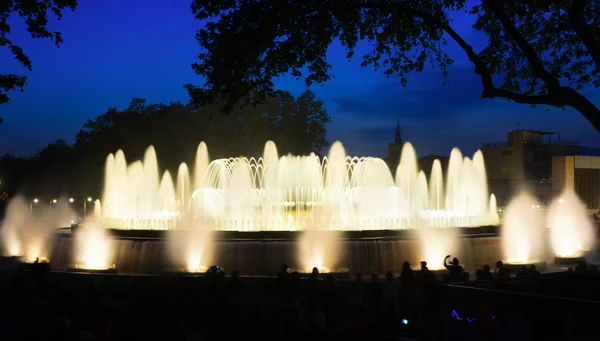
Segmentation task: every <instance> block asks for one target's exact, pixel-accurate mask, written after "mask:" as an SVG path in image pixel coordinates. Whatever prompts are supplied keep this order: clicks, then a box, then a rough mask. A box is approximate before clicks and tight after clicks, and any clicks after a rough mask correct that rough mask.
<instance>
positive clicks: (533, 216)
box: [502, 193, 546, 263]
mask: <svg viewBox="0 0 600 341" xmlns="http://www.w3.org/2000/svg"><path fill="white" fill-rule="evenodd" d="M539 207H540V204H539V202H537V200H536V199H535V198H533V197H532V196H530V195H528V194H525V193H522V194H520V195H518V196H517V197H515V198H514V199H512V200H511V202H510V204H509V205H508V207H507V208H506V213H505V216H504V224H503V226H502V245H503V250H504V257H505V259H506V260H507V261H508V262H510V263H528V262H531V261H535V260H540V259H542V257H543V247H544V244H545V240H546V236H545V231H544V214H543V212H542V211H541V210H540V209H539Z"/></svg>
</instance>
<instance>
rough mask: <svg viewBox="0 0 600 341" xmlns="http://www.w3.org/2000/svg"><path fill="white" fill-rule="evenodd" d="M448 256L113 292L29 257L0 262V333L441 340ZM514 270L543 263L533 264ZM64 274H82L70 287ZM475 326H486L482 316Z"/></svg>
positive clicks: (490, 276) (464, 277)
mask: <svg viewBox="0 0 600 341" xmlns="http://www.w3.org/2000/svg"><path fill="white" fill-rule="evenodd" d="M444 261H445V263H444V264H445V266H446V270H445V273H440V272H439V271H432V270H430V269H429V268H428V267H427V263H426V262H421V263H420V267H419V268H418V269H417V268H415V269H413V268H412V267H411V264H410V263H408V262H405V263H404V264H403V267H402V270H401V272H400V274H399V275H398V276H395V275H394V274H393V273H392V272H390V271H388V272H387V273H385V275H384V277H383V278H382V277H380V276H379V275H377V274H371V276H370V279H369V280H367V279H365V278H364V277H363V275H362V274H359V273H358V274H355V275H354V278H353V279H351V278H347V276H346V277H345V278H340V276H341V275H340V274H334V273H324V274H321V273H319V270H318V269H317V268H314V269H313V271H312V272H311V273H310V274H309V275H308V276H307V277H305V276H304V275H303V274H301V273H298V272H295V271H292V270H290V269H289V268H288V266H287V265H285V264H282V265H281V267H280V269H279V270H278V272H277V274H276V276H275V277H274V278H263V279H261V280H257V279H256V278H253V277H242V276H241V275H240V272H239V271H232V272H231V273H229V275H228V274H226V272H225V271H224V270H223V269H221V268H219V267H217V266H213V267H211V268H210V269H209V270H208V271H207V272H206V274H204V276H202V277H197V278H196V279H197V280H199V281H197V282H193V283H188V282H186V279H185V278H184V277H177V276H175V277H172V278H167V279H168V281H166V280H165V281H166V282H164V283H162V284H156V283H154V284H152V283H150V284H148V287H145V288H135V290H133V291H129V292H126V293H122V294H114V293H113V294H110V295H109V294H106V293H105V289H107V290H106V291H111V290H112V289H114V288H111V287H110V285H107V284H106V283H110V282H103V281H104V280H105V279H106V278H108V277H102V276H98V275H82V274H68V275H67V274H65V275H64V276H63V277H64V278H63V279H62V280H57V279H55V280H52V279H51V278H52V277H53V276H51V274H52V273H50V271H49V270H50V268H49V266H48V265H47V264H41V263H40V264H37V263H34V264H32V265H31V266H30V267H29V268H27V269H24V268H23V267H19V268H18V269H8V270H7V269H4V270H2V271H1V272H0V275H1V277H0V282H2V283H3V286H2V288H3V297H4V298H5V299H8V300H5V302H6V304H5V305H4V309H3V310H2V312H3V314H2V320H1V321H2V324H3V326H1V328H0V333H1V334H2V335H0V339H3V340H26V339H31V340H107V341H108V340H131V339H144V340H223V339H225V340H227V339H231V340H234V339H241V338H252V337H259V338H260V339H261V340H392V339H398V340H400V339H402V338H403V339H404V340H438V339H441V337H442V335H444V333H446V332H447V331H448V321H447V320H448V316H447V315H448V314H447V309H446V308H445V307H444V302H442V299H441V297H440V296H441V295H442V292H443V290H442V289H441V288H442V287H444V285H443V283H444V282H447V283H453V282H463V281H468V280H469V274H468V273H467V272H465V271H464V269H463V268H462V266H461V265H460V262H459V260H458V259H457V258H453V259H452V260H450V256H447V257H446V258H445V260H444ZM570 271H572V272H576V273H598V268H597V267H596V266H588V265H587V264H585V263H580V264H578V265H577V266H576V267H575V268H574V269H571V270H570ZM52 275H53V274H52ZM515 275H516V277H519V278H523V277H533V276H539V275H540V273H539V272H538V271H537V270H536V268H535V266H531V267H523V268H521V269H520V270H519V271H518V272H517V273H516V274H515ZM68 276H71V277H68ZM124 277H126V276H124ZM159 277H160V276H159ZM165 277H166V276H165ZM475 277H476V278H475V280H476V281H486V280H487V281H496V280H505V279H507V278H509V277H511V273H510V271H509V270H508V269H506V268H505V267H504V266H503V264H502V262H500V261H499V262H497V264H496V269H495V271H494V272H492V271H491V268H490V266H489V265H484V266H483V267H482V269H479V270H477V272H476V276H475ZM65 279H66V280H67V282H65ZM188 279H189V278H188ZM68 281H79V282H80V283H82V284H81V285H77V287H78V288H79V290H77V292H73V291H70V290H71V289H70V287H69V285H68ZM65 283H67V284H65ZM102 283H104V284H102ZM141 283H144V281H142V282H141ZM186 283H187V284H186ZM111 285H112V284H111ZM115 285H118V284H115ZM479 327H480V328H482V331H485V330H487V332H488V333H490V332H491V330H492V329H491V328H492V326H491V324H489V323H488V324H486V323H485V321H483V320H482V322H480V325H479Z"/></svg>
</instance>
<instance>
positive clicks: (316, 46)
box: [186, 0, 600, 131]
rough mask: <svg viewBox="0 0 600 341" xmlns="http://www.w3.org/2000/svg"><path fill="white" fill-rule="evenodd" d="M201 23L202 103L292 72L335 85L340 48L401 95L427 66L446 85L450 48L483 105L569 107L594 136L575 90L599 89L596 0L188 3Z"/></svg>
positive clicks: (241, 94)
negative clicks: (470, 23)
mask: <svg viewBox="0 0 600 341" xmlns="http://www.w3.org/2000/svg"><path fill="white" fill-rule="evenodd" d="M191 8H192V12H193V13H194V15H195V16H196V18H197V19H199V20H203V21H205V22H206V24H205V25H204V27H203V28H201V29H200V30H199V31H198V32H197V35H196V37H197V40H198V42H199V43H200V45H201V47H202V49H203V52H202V53H201V54H200V55H199V62H198V63H195V64H194V65H193V69H194V70H195V72H196V73H197V74H199V75H201V76H203V78H204V79H205V84H204V86H203V87H201V88H197V87H194V86H193V85H189V84H188V85H186V88H187V89H188V90H189V91H190V94H191V95H192V97H193V98H195V100H196V101H198V102H199V103H207V102H208V103H210V102H211V101H212V100H213V99H214V98H221V99H226V102H225V105H223V109H226V110H231V108H232V104H234V103H237V102H238V101H239V100H240V99H245V98H246V95H247V94H248V93H250V92H252V93H253V98H259V99H261V98H265V97H267V96H269V95H270V94H272V92H273V78H274V77H276V76H280V75H282V74H287V73H290V74H291V75H292V76H294V77H297V78H304V79H305V80H306V83H307V84H308V85H310V84H312V83H323V82H326V81H328V80H329V79H331V77H332V75H331V72H330V69H331V65H329V63H328V62H327V59H326V53H327V48H328V47H329V45H330V44H331V43H332V42H333V41H334V40H339V41H340V42H341V44H342V45H343V46H344V47H345V48H346V49H347V56H348V58H349V59H350V58H352V56H353V55H354V50H355V48H356V45H357V43H358V42H359V41H364V40H366V41H368V42H369V43H370V46H372V49H371V50H370V51H369V52H367V53H366V54H365V55H364V56H362V66H363V67H364V66H373V67H374V68H375V69H383V71H384V73H385V74H386V75H388V76H396V77H398V78H399V79H400V83H401V84H402V85H403V86H406V84H407V78H406V76H407V74H408V73H409V72H412V71H422V70H423V68H424V67H425V64H426V63H432V64H434V65H436V66H437V67H439V68H440V69H441V70H442V71H443V74H444V85H445V84H446V82H447V80H446V76H447V74H448V70H449V67H450V65H451V64H452V63H453V60H452V59H451V58H450V57H449V56H448V54H447V53H446V52H445V48H446V46H447V44H446V43H447V40H448V39H450V40H453V41H454V42H455V43H456V44H457V45H458V46H460V48H461V49H462V50H463V51H464V53H465V54H466V56H467V58H468V60H469V61H470V62H471V63H472V64H473V66H474V72H475V73H476V74H477V75H479V76H480V78H481V84H482V88H483V91H482V93H481V97H482V98H504V99H507V100H511V101H514V102H517V103H524V104H530V105H539V104H543V105H550V106H556V107H566V106H569V107H572V108H574V109H575V110H577V111H578V112H579V113H581V114H582V115H583V116H584V117H585V118H586V119H587V120H588V121H589V122H590V123H591V124H592V125H593V126H594V127H595V128H596V129H597V130H599V131H600V110H599V109H598V107H596V106H595V105H594V104H593V103H592V102H591V101H590V100H589V99H587V98H586V97H585V96H584V95H582V94H581V93H580V92H579V90H581V89H582V88H583V87H585V86H593V87H595V88H598V87H600V1H592V0H564V1H513V0H482V1H477V2H476V4H475V5H474V6H470V7H469V6H467V1H466V0H423V1H417V0H414V1H413V0H387V1H386V0H371V1H369V0H302V1H296V0H277V1H273V0H254V1H233V0H232V1H211V0H193V2H192V6H191ZM462 11H466V12H467V13H469V14H470V15H472V16H474V19H475V20H476V23H475V28H476V29H477V30H479V31H481V32H483V33H485V34H486V35H487V37H488V41H487V46H486V47H485V48H483V50H481V51H480V52H476V51H475V50H474V48H473V47H472V45H471V44H470V43H469V42H467V40H466V38H465V37H463V36H461V35H460V34H459V33H458V32H457V31H456V30H455V29H454V28H453V26H452V22H451V20H450V16H451V15H452V14H453V13H459V12H462Z"/></svg>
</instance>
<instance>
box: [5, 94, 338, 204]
mask: <svg viewBox="0 0 600 341" xmlns="http://www.w3.org/2000/svg"><path fill="white" fill-rule="evenodd" d="M218 108H219V106H218V105H215V106H205V107H197V106H195V105H194V104H192V103H190V104H181V103H174V102H172V103H169V104H162V103H159V104H148V103H147V102H146V100H145V99H143V98H134V99H132V100H131V102H130V104H129V106H128V107H127V108H126V109H124V110H117V109H116V108H110V109H108V110H107V111H106V112H105V113H104V114H101V115H99V116H98V117H96V118H94V119H91V120H88V121H87V122H86V123H85V124H84V125H83V127H82V129H81V130H80V131H79V132H78V133H77V134H76V136H75V142H74V143H73V144H72V145H69V144H68V143H67V142H65V141H64V140H57V141H55V142H53V143H50V144H49V145H47V146H46V147H45V148H43V149H42V150H40V151H39V152H38V153H37V154H35V155H34V156H32V157H29V158H18V157H14V156H11V155H4V156H2V157H1V158H0V179H2V184H1V185H0V186H1V187H0V193H2V192H6V193H8V194H9V196H13V195H15V194H16V193H17V192H18V193H21V194H23V195H26V196H29V197H31V198H33V197H36V198H37V197H39V198H40V200H42V198H43V199H44V200H46V199H48V200H50V198H52V197H56V196H59V195H69V196H71V197H77V198H79V199H82V198H85V197H88V196H91V197H94V198H96V197H100V195H101V194H102V182H103V174H104V164H105V160H106V156H107V155H108V154H109V153H114V152H116V151H117V150H118V149H122V150H123V151H124V152H125V156H126V157H127V160H128V162H131V161H134V160H138V159H141V158H142V157H143V153H144V151H145V149H146V148H147V147H148V146H149V145H154V147H155V149H156V152H157V156H158V161H159V167H160V168H161V171H164V170H166V169H168V170H170V171H177V167H178V166H179V163H180V162H187V163H188V165H189V166H190V167H193V162H194V160H195V153H196V149H197V147H198V144H199V143H200V142H201V141H205V142H206V143H207V144H208V149H209V154H210V157H211V159H216V158H222V157H234V156H240V155H245V156H255V157H258V156H261V155H262V151H263V147H264V144H265V142H266V141H267V140H273V141H275V143H276V144H277V146H278V150H279V153H280V155H283V154H287V153H293V154H307V153H310V152H316V153H319V152H320V151H322V150H323V149H324V148H325V147H326V146H327V144H328V142H327V140H326V134H327V123H328V122H330V121H331V119H330V117H329V115H328V114H327V111H326V109H325V107H324V104H323V102H322V101H321V100H319V99H318V98H317V97H316V96H315V94H314V93H313V92H312V91H310V90H306V91H304V92H303V93H302V94H300V95H299V96H297V97H295V96H293V95H292V94H290V93H289V92H286V91H276V92H275V93H274V94H273V96H271V97H270V98H269V99H268V100H267V101H265V102H263V103H262V104H257V105H240V106H239V107H238V109H237V110H235V111H233V112H232V113H229V114H227V115H224V114H222V113H221V112H220V111H219V109H218ZM2 204H5V202H1V201H0V205H2Z"/></svg>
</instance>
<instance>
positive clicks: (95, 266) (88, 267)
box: [72, 263, 117, 270]
mask: <svg viewBox="0 0 600 341" xmlns="http://www.w3.org/2000/svg"><path fill="white" fill-rule="evenodd" d="M72 267H73V268H74V269H78V270H113V269H116V268H117V267H116V266H115V265H114V264H110V265H109V264H99V263H98V264H73V265H72Z"/></svg>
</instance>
